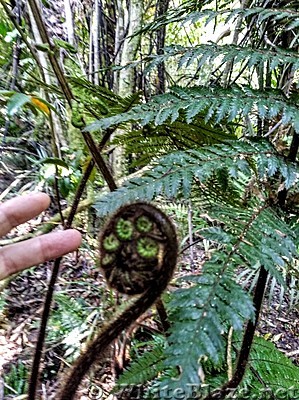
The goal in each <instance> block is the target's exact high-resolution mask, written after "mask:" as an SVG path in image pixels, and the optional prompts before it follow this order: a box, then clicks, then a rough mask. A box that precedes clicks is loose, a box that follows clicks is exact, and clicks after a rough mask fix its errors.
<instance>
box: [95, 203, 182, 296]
mask: <svg viewBox="0 0 299 400" xmlns="http://www.w3.org/2000/svg"><path fill="white" fill-rule="evenodd" d="M177 252H178V244H177V238H176V232H175V229H174V226H173V224H172V222H171V221H170V220H169V218H168V217H167V216H166V215H165V214H164V213H163V212H162V211H161V210H159V209H158V208H157V207H155V206H153V205H151V204H148V203H142V202H138V203H133V204H129V205H125V206H123V207H121V208H120V209H119V210H118V211H117V212H116V213H115V214H114V215H113V216H112V217H111V218H110V219H109V221H108V222H107V224H106V226H105V228H104V229H103V231H102V233H101V235H100V264H101V268H102V270H103V273H104V276H105V278H106V280H107V282H108V284H109V285H110V286H111V287H112V288H113V289H116V290H118V291H119V292H121V293H126V294H129V295H135V294H141V293H143V292H144V291H146V290H147V289H149V288H150V287H151V285H153V284H154V283H155V281H157V279H162V280H164V279H165V281H168V280H169V278H170V277H171V275H172V272H173V270H174V267H175V264H176V257H177Z"/></svg>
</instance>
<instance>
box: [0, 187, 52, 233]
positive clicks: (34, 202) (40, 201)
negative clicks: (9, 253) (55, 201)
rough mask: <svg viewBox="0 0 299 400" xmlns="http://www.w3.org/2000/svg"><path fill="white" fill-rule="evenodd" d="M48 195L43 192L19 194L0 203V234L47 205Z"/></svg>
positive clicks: (35, 214)
mask: <svg viewBox="0 0 299 400" xmlns="http://www.w3.org/2000/svg"><path fill="white" fill-rule="evenodd" d="M49 204H50V197H49V196H48V195H46V194H45V193H33V194H29V195H26V196H19V197H16V198H15V199H11V200H8V201H6V202H5V203H3V204H0V236H3V235H6V234H7V233H8V232H9V231H10V230H11V229H12V228H14V227H15V226H18V225H20V224H22V223H24V222H26V221H28V220H30V219H31V218H34V217H36V216H37V215H38V214H40V213H41V212H42V211H44V210H45V209H46V208H48V207H49Z"/></svg>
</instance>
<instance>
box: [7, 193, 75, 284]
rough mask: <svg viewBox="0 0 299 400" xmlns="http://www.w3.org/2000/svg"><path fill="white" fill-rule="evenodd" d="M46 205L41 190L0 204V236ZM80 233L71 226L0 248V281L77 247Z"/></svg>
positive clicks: (46, 206)
mask: <svg viewBox="0 0 299 400" xmlns="http://www.w3.org/2000/svg"><path fill="white" fill-rule="evenodd" d="M49 204H50V198H49V196H48V195H46V194H45V193H34V194H29V195H27V196H20V197H16V198H15V199H12V200H8V201H6V202H5V203H3V204H0V237H1V236H3V235H6V234H7V233H8V232H9V231H10V230H11V229H12V228H14V227H16V226H18V225H20V224H22V223H24V222H26V221H28V220H30V219H31V218H34V217H36V216H37V215H38V214H40V213H41V212H42V211H44V210H45V209H46V208H48V206H49ZM80 243H81V235H80V233H79V232H78V231H77V230H75V229H68V230H65V231H60V232H52V233H48V234H46V235H43V236H39V237H35V238H33V239H28V240H25V241H24V242H20V243H16V244H12V245H8V246H5V247H3V248H1V249H0V280H1V279H4V278H6V277H8V276H9V275H12V274H14V273H16V272H18V271H21V270H23V269H25V268H28V267H32V266H33V265H37V264H40V263H43V262H45V261H47V260H51V259H55V258H57V257H60V256H62V255H64V254H66V253H69V252H71V251H74V250H76V249H77V248H78V246H80Z"/></svg>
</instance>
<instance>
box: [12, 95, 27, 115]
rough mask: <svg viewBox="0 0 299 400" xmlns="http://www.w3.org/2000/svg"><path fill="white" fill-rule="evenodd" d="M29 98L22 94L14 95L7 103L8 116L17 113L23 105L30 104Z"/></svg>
mask: <svg viewBox="0 0 299 400" xmlns="http://www.w3.org/2000/svg"><path fill="white" fill-rule="evenodd" d="M30 102H31V98H30V97H29V96H27V95H26V94H24V93H16V94H14V95H13V96H12V97H11V98H10V99H9V101H8V103H7V113H8V115H9V116H12V115H14V114H15V113H16V112H18V111H19V110H20V109H21V108H22V107H23V106H24V105H25V104H27V103H30Z"/></svg>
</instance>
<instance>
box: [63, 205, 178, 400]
mask: <svg viewBox="0 0 299 400" xmlns="http://www.w3.org/2000/svg"><path fill="white" fill-rule="evenodd" d="M149 221H150V222H149ZM119 222H121V223H120V224H119ZM124 222H125V223H124ZM142 223H143V225H142ZM130 224H131V225H130ZM144 224H147V225H144ZM120 226H121V228H122V227H123V226H124V230H123V231H121V229H120ZM132 226H133V228H134V230H131V227H132ZM128 227H129V229H128ZM149 227H150V228H149ZM107 238H108V239H109V240H108V241H107ZM154 238H156V239H154ZM146 240H148V242H147V244H149V243H151V244H152V245H153V246H149V247H148V246H145V247H144V248H140V247H141V244H143V243H145V242H146ZM154 240H157V244H156V248H157V252H156V253H154V254H153V253H151V255H150V256H149V255H148V254H147V252H152V249H153V248H155V247H154V244H153V242H154ZM100 249H101V262H102V268H103V272H104V275H105V276H106V278H107V280H108V282H109V284H110V285H111V286H112V287H114V288H118V290H121V291H122V292H123V293H129V294H135V293H136V294H137V293H140V291H141V289H142V288H145V289H144V291H143V294H141V295H140V297H139V298H138V299H137V300H136V301H135V302H134V303H133V304H132V305H130V306H129V307H128V308H127V309H126V310H125V311H124V312H123V313H122V314H121V315H119V316H117V317H115V318H114V319H113V321H112V322H110V323H109V324H108V325H106V326H104V328H103V329H102V331H101V332H100V333H99V334H98V336H97V337H96V338H95V339H94V341H93V342H92V343H91V344H90V345H89V346H88V348H87V350H86V351H85V352H84V353H83V354H82V355H81V356H80V357H79V358H78V360H77V361H76V362H75V364H74V366H73V367H72V368H71V371H70V373H69V374H68V376H66V377H64V378H63V379H62V380H63V382H65V383H64V385H63V387H62V389H61V392H60V393H59V394H58V396H56V399H57V400H71V399H73V397H74V395H75V393H76V391H77V389H78V386H79V385H80V382H81V381H82V379H83V377H84V376H85V374H86V373H87V371H88V370H89V369H90V367H91V366H92V364H93V363H94V362H95V361H96V360H97V359H98V358H99V357H100V356H101V354H103V352H104V351H105V349H106V348H107V347H108V346H109V344H111V343H112V342H113V340H114V339H116V338H117V336H118V335H119V334H120V333H121V332H122V331H123V330H124V329H126V328H128V327H129V326H130V325H131V324H132V323H133V322H134V321H135V320H136V319H137V318H139V317H140V316H141V315H142V314H143V313H144V312H145V311H146V310H147V309H148V308H149V307H150V306H151V305H153V304H154V303H155V301H156V300H157V299H158V298H159V297H160V296H161V294H162V292H163V291H164V290H165V289H166V287H167V284H168V282H169V280H170V279H171V277H172V274H173V271H174V268H175V265H176V259H177V250H178V244H177V239H176V233H175V229H174V227H173V225H172V223H171V222H170V221H169V220H168V218H167V217H166V216H165V215H164V214H163V213H162V212H161V211H160V210H158V209H157V208H155V207H153V206H151V205H149V204H146V203H136V204H130V205H128V206H124V207H122V208H121V209H120V210H119V211H118V212H117V213H116V214H115V215H114V216H113V217H112V218H111V220H110V221H109V222H108V224H107V226H106V228H105V229H104V230H103V233H102V235H101V238H100ZM158 249H159V251H158ZM128 258H129V259H128ZM104 260H106V261H105V262H104ZM107 260H108V261H107ZM137 273H139V276H138V275H137ZM129 275H131V276H129ZM122 276H123V278H122ZM130 279H132V280H130Z"/></svg>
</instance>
